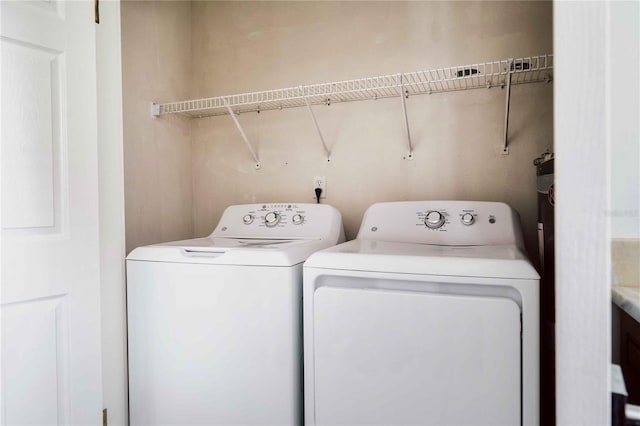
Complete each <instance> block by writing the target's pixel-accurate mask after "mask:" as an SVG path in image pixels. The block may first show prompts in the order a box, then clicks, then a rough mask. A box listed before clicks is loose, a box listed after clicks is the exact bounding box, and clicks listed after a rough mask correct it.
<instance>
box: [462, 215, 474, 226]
mask: <svg viewBox="0 0 640 426" xmlns="http://www.w3.org/2000/svg"><path fill="white" fill-rule="evenodd" d="M460 220H461V221H462V224H463V225H467V226H469V225H473V222H475V220H476V219H475V218H474V217H473V215H472V214H471V213H465V214H463V215H462V217H461V218H460Z"/></svg>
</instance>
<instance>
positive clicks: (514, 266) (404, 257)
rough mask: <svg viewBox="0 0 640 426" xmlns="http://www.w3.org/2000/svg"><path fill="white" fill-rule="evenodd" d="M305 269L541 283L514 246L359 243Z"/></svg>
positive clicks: (314, 259)
mask: <svg viewBox="0 0 640 426" xmlns="http://www.w3.org/2000/svg"><path fill="white" fill-rule="evenodd" d="M304 267H305V268H322V269H337V270H348V271H371V272H390V273H399V274H420V275H445V276H460V277H479V278H506V279H526V280H538V279H540V276H539V275H538V273H537V272H536V270H535V269H534V267H533V265H531V262H529V260H528V259H527V257H526V256H525V255H524V253H522V251H521V250H520V249H519V248H518V246H517V245H515V244H505V245H491V246H440V245H429V244H415V243H398V242H388V241H377V240H369V239H356V240H353V241H349V242H346V243H344V244H340V245H337V246H334V247H331V248H328V249H326V250H322V251H319V252H317V253H315V254H313V255H312V256H311V257H309V259H308V260H307V261H306V262H305V264H304Z"/></svg>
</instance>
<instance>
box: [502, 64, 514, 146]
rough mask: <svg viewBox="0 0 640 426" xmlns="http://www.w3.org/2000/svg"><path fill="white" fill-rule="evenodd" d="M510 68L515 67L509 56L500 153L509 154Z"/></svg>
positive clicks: (511, 71)
mask: <svg viewBox="0 0 640 426" xmlns="http://www.w3.org/2000/svg"><path fill="white" fill-rule="evenodd" d="M512 68H514V69H515V67H514V65H513V59H512V58H509V60H508V61H507V75H506V79H507V82H506V88H507V95H506V100H505V106H504V141H503V143H502V152H501V153H502V155H508V154H509V139H508V136H509V103H510V102H511V74H512V73H513V71H514V70H512Z"/></svg>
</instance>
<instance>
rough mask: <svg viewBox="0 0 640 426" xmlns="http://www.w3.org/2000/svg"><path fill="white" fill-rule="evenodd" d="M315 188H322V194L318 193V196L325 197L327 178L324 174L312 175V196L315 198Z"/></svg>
mask: <svg viewBox="0 0 640 426" xmlns="http://www.w3.org/2000/svg"><path fill="white" fill-rule="evenodd" d="M316 188H320V189H322V194H320V198H327V178H325V177H324V176H314V177H313V191H314V192H313V194H314V195H313V197H314V198H315V190H316Z"/></svg>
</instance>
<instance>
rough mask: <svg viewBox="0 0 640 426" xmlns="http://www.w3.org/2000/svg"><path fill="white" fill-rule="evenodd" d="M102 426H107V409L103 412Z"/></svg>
mask: <svg viewBox="0 0 640 426" xmlns="http://www.w3.org/2000/svg"><path fill="white" fill-rule="evenodd" d="M102 426H107V409H106V408H105V409H103V410H102Z"/></svg>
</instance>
